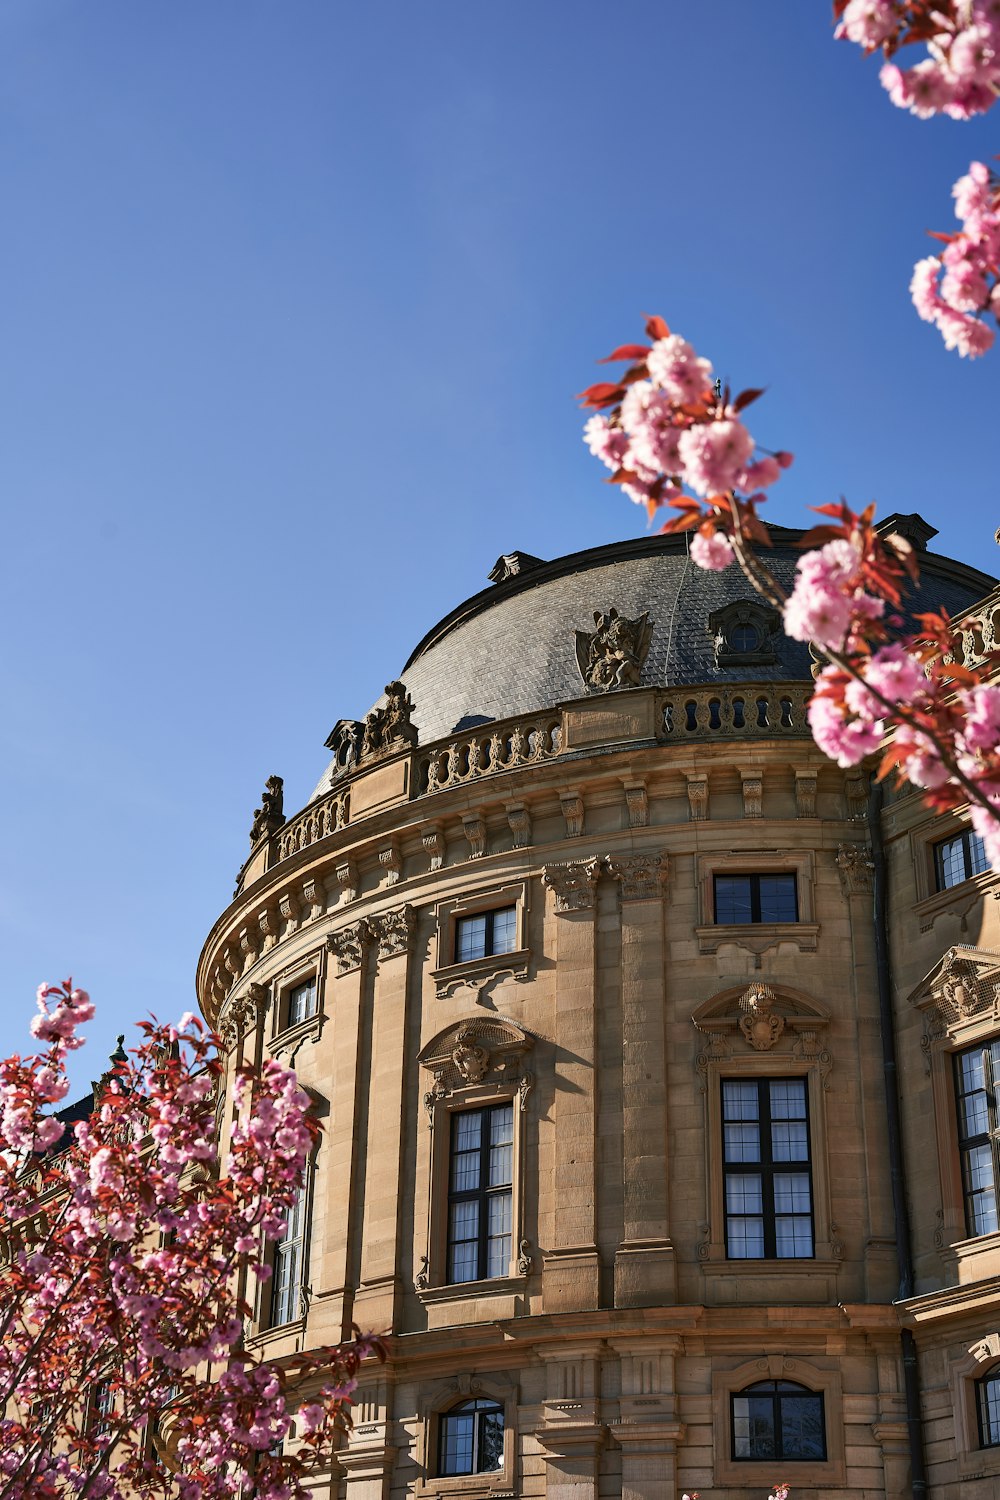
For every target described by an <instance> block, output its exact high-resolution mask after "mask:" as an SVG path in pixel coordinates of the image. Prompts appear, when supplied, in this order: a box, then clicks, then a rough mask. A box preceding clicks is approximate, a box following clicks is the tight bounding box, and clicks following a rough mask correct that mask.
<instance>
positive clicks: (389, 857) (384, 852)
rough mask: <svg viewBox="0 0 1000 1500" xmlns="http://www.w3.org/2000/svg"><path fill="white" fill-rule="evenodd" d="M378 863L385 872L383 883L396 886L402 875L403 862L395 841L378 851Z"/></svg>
mask: <svg viewBox="0 0 1000 1500" xmlns="http://www.w3.org/2000/svg"><path fill="white" fill-rule="evenodd" d="M378 862H379V864H380V865H381V866H382V869H383V870H384V871H385V882H384V883H385V884H386V885H398V883H399V880H400V878H401V876H402V873H403V860H402V856H401V855H400V852H399V848H398V846H397V844H396V842H395V840H393V841H392V842H391V843H390V844H388V845H387V846H386V848H384V849H380V850H379V851H378Z"/></svg>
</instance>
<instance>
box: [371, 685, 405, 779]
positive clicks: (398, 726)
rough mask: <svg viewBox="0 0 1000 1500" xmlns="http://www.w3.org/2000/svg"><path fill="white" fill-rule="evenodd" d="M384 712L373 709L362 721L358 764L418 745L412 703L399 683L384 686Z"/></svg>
mask: <svg viewBox="0 0 1000 1500" xmlns="http://www.w3.org/2000/svg"><path fill="white" fill-rule="evenodd" d="M385 692H386V704H385V707H384V708H376V709H373V710H372V712H371V713H370V714H368V715H367V716H366V718H365V727H364V732H363V735H362V739H361V753H360V756H359V759H360V761H361V762H364V761H366V760H375V759H377V758H378V757H380V756H382V755H390V754H391V753H392V752H393V751H395V750H402V749H405V747H406V746H407V745H415V744H416V743H417V730H416V726H415V725H414V724H413V723H412V721H411V715H412V713H413V702H412V700H411V698H410V696H409V694H408V693H407V691H406V687H405V686H404V684H403V683H402V682H389V683H386V688H385Z"/></svg>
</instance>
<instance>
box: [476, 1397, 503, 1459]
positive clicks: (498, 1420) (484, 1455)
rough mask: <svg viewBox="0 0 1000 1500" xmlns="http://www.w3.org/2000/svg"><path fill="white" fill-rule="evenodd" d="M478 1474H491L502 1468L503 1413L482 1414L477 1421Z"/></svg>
mask: <svg viewBox="0 0 1000 1500" xmlns="http://www.w3.org/2000/svg"><path fill="white" fill-rule="evenodd" d="M479 1421H480V1424H481V1425H480V1428H479V1462H478V1464H477V1465H476V1471H477V1473H479V1474H492V1473H493V1471H494V1470H495V1469H501V1468H503V1412H502V1411H491V1412H484V1413H483V1415H482V1416H481V1417H480V1419H479Z"/></svg>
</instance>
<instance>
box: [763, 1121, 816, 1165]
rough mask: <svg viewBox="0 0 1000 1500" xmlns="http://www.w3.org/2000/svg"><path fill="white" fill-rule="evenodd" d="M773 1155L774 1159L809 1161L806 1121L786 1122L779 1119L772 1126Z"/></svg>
mask: <svg viewBox="0 0 1000 1500" xmlns="http://www.w3.org/2000/svg"><path fill="white" fill-rule="evenodd" d="M771 1157H772V1159H773V1160H774V1161H808V1160H809V1136H808V1134H807V1132H806V1125H805V1121H804V1120H802V1121H792V1122H789V1123H787V1124H786V1123H785V1122H784V1121H782V1120H779V1121H778V1122H777V1123H776V1124H774V1125H772V1126H771Z"/></svg>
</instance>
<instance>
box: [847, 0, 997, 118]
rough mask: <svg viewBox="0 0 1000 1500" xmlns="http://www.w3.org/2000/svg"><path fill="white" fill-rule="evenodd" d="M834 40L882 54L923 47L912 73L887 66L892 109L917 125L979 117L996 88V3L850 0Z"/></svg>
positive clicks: (886, 83) (978, 0)
mask: <svg viewBox="0 0 1000 1500" xmlns="http://www.w3.org/2000/svg"><path fill="white" fill-rule="evenodd" d="M838 8H839V9H840V20H839V22H838V25H837V29H836V32H835V35H836V36H837V37H838V38H840V39H842V40H844V41H848V42H856V43H857V44H858V46H860V47H863V48H864V49H865V51H866V52H875V51H877V50H879V49H881V50H882V51H884V52H885V53H886V55H887V56H890V55H891V54H894V53H895V52H896V50H897V49H898V48H899V47H901V46H906V45H907V44H909V43H912V42H916V41H919V42H923V43H924V44H925V46H926V48H927V54H928V55H927V56H926V57H925V58H923V59H922V61H920V62H918V63H917V64H916V65H915V66H914V67H912V68H900V67H899V66H898V65H897V64H896V63H894V62H891V61H887V62H885V63H884V64H883V67H882V70H881V74H880V77H881V80H882V85H883V87H884V88H885V89H886V90H887V91H888V94H889V97H890V99H891V100H892V102H893V104H896V105H898V106H899V107H900V108H901V109H908V110H910V111H911V112H912V113H913V114H915V115H918V116H919V117H920V118H921V119H924V120H926V119H929V118H930V117H931V116H932V115H936V114H945V115H950V116H951V118H952V119H955V120H967V119H969V118H970V117H971V116H973V115H978V114H983V113H985V111H986V110H988V109H989V108H990V107H991V105H992V104H993V103H994V102H995V100H996V97H997V90H998V88H1000V5H998V4H997V0H917V3H914V0H848V3H847V4H846V5H843V6H842V7H838Z"/></svg>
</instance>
